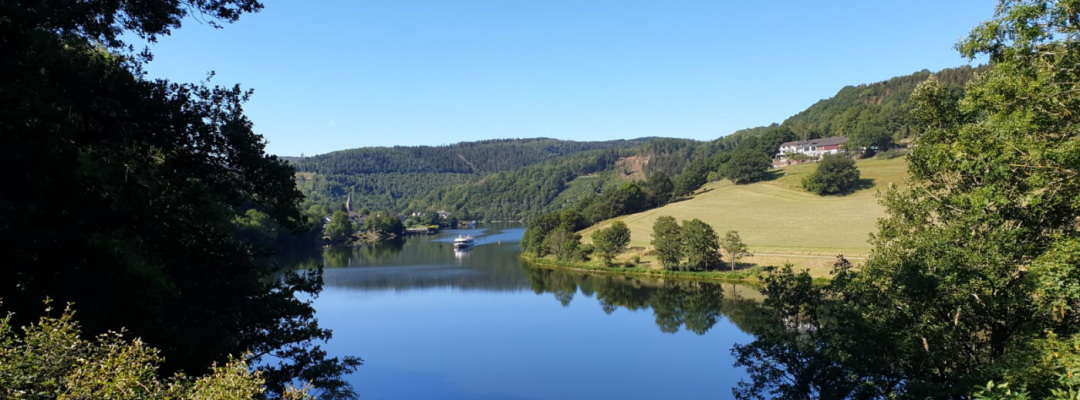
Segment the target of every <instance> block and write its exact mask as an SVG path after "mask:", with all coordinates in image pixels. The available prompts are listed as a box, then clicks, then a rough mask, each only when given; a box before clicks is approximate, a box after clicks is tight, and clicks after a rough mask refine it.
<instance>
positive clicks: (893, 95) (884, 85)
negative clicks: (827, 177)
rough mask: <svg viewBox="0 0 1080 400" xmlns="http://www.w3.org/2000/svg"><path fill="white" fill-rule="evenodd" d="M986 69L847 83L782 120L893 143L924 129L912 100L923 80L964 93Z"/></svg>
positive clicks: (793, 126)
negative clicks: (968, 84) (847, 84)
mask: <svg viewBox="0 0 1080 400" xmlns="http://www.w3.org/2000/svg"><path fill="white" fill-rule="evenodd" d="M985 69H986V68H985V67H971V66H962V67H958V68H948V69H944V70H941V71H939V72H930V71H927V70H922V71H919V72H916V73H914V74H911V75H906V76H898V77H895V78H892V79H889V80H886V81H882V82H876V83H871V84H863V85H858V86H845V87H844V88H843V89H840V91H839V92H837V93H836V95H835V96H833V97H831V98H828V99H825V100H821V101H818V102H817V103H814V105H812V106H810V107H809V108H807V109H806V110H803V111H802V112H800V113H798V114H795V115H793V116H791V117H789V118H788V119H787V120H785V121H784V123H783V124H782V125H783V126H785V127H787V128H789V129H790V130H791V131H792V132H793V133H795V136H798V137H799V138H801V139H809V138H816V137H830V136H847V137H848V138H850V139H851V140H852V142H854V143H857V144H858V145H859V146H871V145H878V146H888V145H889V144H890V143H892V142H893V141H898V140H901V139H904V138H909V137H914V136H916V135H917V134H918V133H919V132H917V128H916V126H917V124H916V123H915V120H914V118H912V116H911V107H912V106H911V103H910V102H909V99H910V98H911V93H912V91H914V90H915V87H916V86H918V84H919V83H921V82H923V81H925V80H927V79H928V78H930V77H931V76H933V77H935V79H937V81H938V82H940V83H941V84H942V85H945V87H946V88H948V89H949V90H950V91H951V92H952V93H953V94H954V95H957V96H959V95H962V94H963V92H964V85H965V84H966V83H967V82H968V81H970V80H971V79H972V78H973V77H974V76H975V73H977V72H979V71H982V70H985Z"/></svg>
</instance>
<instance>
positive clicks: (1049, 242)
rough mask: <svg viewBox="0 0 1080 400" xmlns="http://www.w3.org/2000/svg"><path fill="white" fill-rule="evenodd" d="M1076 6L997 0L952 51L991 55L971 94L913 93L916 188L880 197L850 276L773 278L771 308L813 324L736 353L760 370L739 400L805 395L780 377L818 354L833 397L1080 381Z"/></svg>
mask: <svg viewBox="0 0 1080 400" xmlns="http://www.w3.org/2000/svg"><path fill="white" fill-rule="evenodd" d="M1078 12H1080V7H1077V4H1076V3H1075V2H1073V1H1057V2H1055V1H1040V0H1025V1H1002V2H1001V3H1000V5H999V7H998V9H997V13H996V14H995V18H994V19H993V20H991V21H988V22H986V23H984V24H982V25H980V26H978V27H976V28H975V29H974V30H973V31H972V33H971V35H970V36H968V38H967V39H965V40H964V41H963V42H961V44H960V45H959V48H960V50H961V52H962V53H963V54H964V55H966V56H968V57H974V56H976V55H980V54H985V55H988V56H989V57H990V60H991V67H990V68H989V69H988V70H986V71H985V72H984V73H982V74H979V75H978V76H977V77H976V78H975V79H974V80H973V81H972V82H971V83H969V85H968V86H967V90H966V92H965V93H964V95H963V96H962V97H959V96H955V95H954V94H953V93H952V92H951V91H949V90H947V89H946V88H945V86H944V85H943V84H942V83H941V82H938V81H936V80H928V81H927V82H925V83H923V84H922V85H920V86H919V87H918V88H917V89H916V90H915V93H914V94H913V95H912V97H913V98H914V99H916V101H917V102H918V104H917V105H916V106H915V107H914V109H915V110H916V113H915V114H914V115H915V116H916V117H917V118H919V124H920V125H919V126H920V129H921V130H922V131H923V133H922V135H921V136H920V137H919V138H918V139H917V141H916V146H915V147H914V149H913V150H912V152H911V153H910V155H909V158H908V161H909V171H910V173H911V176H912V185H911V187H910V188H909V189H906V190H899V189H895V188H893V189H890V190H889V191H888V192H887V193H885V194H884V195H883V196H882V202H883V204H884V205H885V207H886V210H887V217H886V218H885V219H883V220H881V221H880V223H879V232H878V233H877V234H876V235H875V236H874V237H873V239H872V242H873V245H874V250H873V253H872V254H871V257H870V258H869V259H868V260H867V262H866V264H865V265H864V266H863V267H862V268H861V269H860V271H859V272H858V273H853V272H851V270H850V267H846V268H842V269H839V270H838V274H837V277H836V278H834V280H833V282H832V283H830V284H829V285H828V286H827V287H825V288H814V287H813V286H811V285H805V284H801V283H800V284H798V285H786V286H785V285H778V284H770V285H767V289H766V291H767V292H768V293H769V297H770V301H771V302H772V303H771V304H770V307H771V309H772V310H774V312H776V313H778V314H780V315H781V316H784V317H786V318H788V320H789V321H790V320H796V321H802V322H800V323H803V324H806V326H807V327H808V329H806V330H800V331H799V332H813V333H812V334H810V335H802V336H799V335H797V334H795V333H790V332H789V333H785V332H783V331H778V332H777V334H776V335H773V336H770V337H768V338H762V340H761V341H755V343H753V344H751V345H749V346H746V347H740V348H739V349H737V353H738V354H739V355H740V357H745V358H744V359H745V360H747V361H748V362H747V363H746V364H745V365H752V366H755V368H757V367H761V368H763V369H760V370H759V372H760V373H755V374H752V376H753V377H752V379H751V380H750V382H749V383H747V385H746V386H744V387H743V388H745V389H747V390H745V391H742V392H739V393H737V394H740V397H743V398H753V397H760V396H771V395H775V393H777V392H776V391H778V390H780V391H784V392H787V391H788V390H789V389H791V390H802V389H806V388H805V387H803V388H800V387H799V386H798V385H791V384H790V382H799V381H796V380H785V379H784V375H785V374H788V375H799V374H801V373H802V372H801V371H806V369H805V368H804V367H806V366H807V365H806V364H807V362H808V360H814V361H815V362H818V364H816V365H815V369H816V370H817V371H820V373H819V374H818V375H815V378H820V380H819V382H820V383H824V384H823V385H817V386H816V387H821V388H824V387H828V388H832V389H833V390H837V389H841V390H840V391H838V392H834V393H833V394H831V396H832V397H859V398H869V397H873V398H886V397H890V398H891V397H897V396H900V397H910V398H916V397H918V398H963V397H970V396H972V394H973V393H980V395H987V396H991V397H995V396H999V395H1000V396H1003V397H1011V398H1019V397H1028V398H1049V397H1056V396H1060V395H1063V394H1064V395H1071V394H1075V393H1076V392H1077V390H1078V389H1080V384H1078V382H1077V381H1076V379H1075V376H1076V375H1075V372H1074V371H1076V365H1077V364H1076V360H1078V359H1080V350H1078V349H1077V348H1076V347H1075V344H1076V343H1077V338H1080V285H1078V284H1076V282H1080V232H1078V227H1077V224H1076V221H1077V218H1080V179H1076V177H1077V175H1078V174H1080V135H1078V134H1077V132H1080V130H1078V127H1080V115H1078V114H1077V113H1076V112H1075V110H1076V109H1077V107H1080V90H1078V87H1080V68H1078V66H1080V42H1078V41H1077V40H1078V39H1077V37H1078V36H1077V34H1078V33H1080V24H1078V23H1077V21H1080V17H1078V16H1080V14H1078ZM800 276H801V275H800ZM795 277H796V276H795V275H794V274H791V273H790V271H788V273H787V274H786V275H785V276H784V277H782V280H786V281H792V280H793V279H795ZM775 282H777V283H779V282H780V280H777V281H775ZM830 298H842V299H843V301H842V302H835V303H833V302H829V301H827V299H830ZM773 299H775V301H773ZM796 300H799V301H796ZM825 313H827V315H828V318H823V317H822V316H823V315H826V314H825ZM795 318H799V319H795ZM830 321H835V323H831V322H830ZM800 326H802V325H800ZM881 349H893V350H892V351H890V352H888V353H885V354H883V353H884V352H882V351H881ZM786 354H791V355H794V356H792V357H789V356H787V355H786ZM777 367H779V368H777ZM839 367H842V368H843V374H834V375H830V376H825V375H824V373H825V372H828V371H831V370H837V368H839ZM784 382H788V383H784ZM801 382H810V381H809V380H802V381H801ZM988 382H997V383H996V384H994V385H989V384H988ZM1003 383H1008V385H1009V386H1008V388H1009V389H1008V391H1011V392H1013V393H1012V394H1011V395H1006V393H1004V390H1001V389H1002V386H1001V385H1002V384H1003ZM868 388H873V389H874V390H872V391H869V392H867V391H866V389H868ZM995 388H996V389H995Z"/></svg>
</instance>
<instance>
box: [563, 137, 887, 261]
mask: <svg viewBox="0 0 1080 400" xmlns="http://www.w3.org/2000/svg"><path fill="white" fill-rule="evenodd" d="M856 165H857V166H858V168H859V171H860V173H861V178H862V179H863V184H862V187H861V188H860V189H859V190H857V191H855V192H854V193H851V194H848V195H846V196H818V195H815V194H812V193H809V192H806V191H805V190H803V189H802V186H801V181H802V178H803V177H804V176H806V175H808V174H810V173H812V172H813V171H814V168H816V167H817V164H802V165H794V166H789V167H785V168H780V169H776V170H773V171H772V176H771V178H770V179H769V180H767V181H763V182H757V183H753V184H749V185H734V184H732V183H731V182H728V181H726V180H725V181H720V182H712V183H709V184H706V185H705V186H704V187H702V188H701V189H699V190H698V191H697V192H695V194H694V195H693V196H692V197H691V198H689V199H685V200H682V201H678V202H674V203H671V204H668V205H666V206H664V207H660V208H656V209H652V210H649V211H645V212H641V213H637V214H631V215H625V216H622V217H619V218H616V219H613V220H609V221H604V222H602V223H600V224H597V225H595V226H593V227H590V228H588V229H586V230H585V231H583V232H582V236H583V237H584V241H585V242H590V241H591V238H590V236H591V235H592V232H593V231H594V230H596V229H599V228H604V227H607V226H608V225H610V224H611V222H612V221H615V220H622V221H623V222H625V223H626V224H627V226H629V227H630V231H631V242H630V247H631V250H630V251H628V252H627V253H626V254H624V256H623V257H620V259H627V258H629V257H631V256H633V255H635V254H637V255H639V256H641V257H642V259H644V260H649V259H651V257H646V256H644V254H645V253H646V252H647V251H648V250H650V249H651V246H650V245H649V242H650V241H651V240H652V237H651V235H652V224H653V222H654V221H655V220H656V218H657V217H659V216H662V215H670V216H673V217H675V219H676V220H679V221H683V220H689V219H693V218H698V219H701V220H702V221H705V222H706V223H708V224H710V225H712V227H713V229H715V230H716V232H717V234H718V235H721V236H722V235H723V234H724V232H727V231H729V230H736V231H739V234H740V236H741V237H742V239H743V241H744V242H745V243H746V244H747V245H749V246H750V248H751V251H752V252H754V253H755V254H756V256H755V257H750V258H746V259H744V261H746V262H748V263H752V264H758V265H778V264H783V263H784V262H791V263H793V264H795V265H797V266H802V267H808V268H811V269H812V271H813V272H815V275H821V273H823V272H827V270H828V267H829V266H831V264H832V261H833V257H834V256H835V255H837V254H844V255H845V256H848V257H851V258H853V259H854V260H855V261H856V263H857V262H858V260H859V259H860V258H862V257H865V256H866V255H868V253H869V252H870V244H869V243H868V242H867V239H868V238H869V235H870V233H872V232H875V231H877V220H878V218H881V217H883V216H884V215H885V208H884V207H882V206H881V205H880V204H878V199H877V196H876V194H877V193H878V192H879V191H884V190H885V188H887V187H888V185H889V184H890V183H892V184H895V185H898V186H901V185H904V184H905V183H906V182H905V180H906V177H907V165H906V163H905V162H904V158H894V159H891V160H878V159H868V160H859V161H858V162H857V163H856Z"/></svg>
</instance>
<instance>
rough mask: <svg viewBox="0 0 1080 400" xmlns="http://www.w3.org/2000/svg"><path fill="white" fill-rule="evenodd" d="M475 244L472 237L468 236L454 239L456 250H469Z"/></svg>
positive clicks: (459, 236)
mask: <svg viewBox="0 0 1080 400" xmlns="http://www.w3.org/2000/svg"><path fill="white" fill-rule="evenodd" d="M473 244H474V242H473V237H472V235H468V236H461V235H458V237H457V239H454V248H455V249H465V248H469V247H472V245H473Z"/></svg>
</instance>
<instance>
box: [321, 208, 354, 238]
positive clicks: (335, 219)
mask: <svg viewBox="0 0 1080 400" xmlns="http://www.w3.org/2000/svg"><path fill="white" fill-rule="evenodd" d="M355 232H356V228H355V227H353V223H352V220H350V219H349V215H348V214H345V212H344V211H341V210H338V211H334V215H333V216H331V217H330V222H329V223H327V224H326V229H325V230H324V231H323V234H324V235H326V237H328V238H330V241H331V242H334V243H345V242H347V241H349V238H351V237H352V235H353V233H355Z"/></svg>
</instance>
